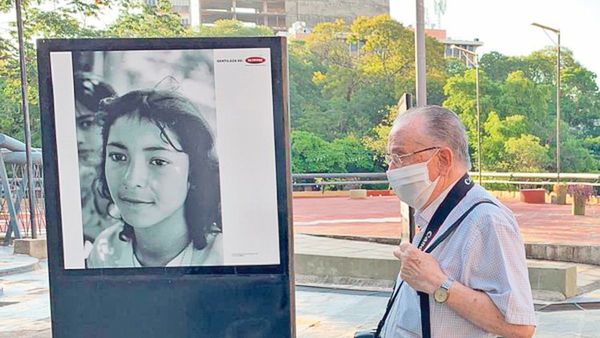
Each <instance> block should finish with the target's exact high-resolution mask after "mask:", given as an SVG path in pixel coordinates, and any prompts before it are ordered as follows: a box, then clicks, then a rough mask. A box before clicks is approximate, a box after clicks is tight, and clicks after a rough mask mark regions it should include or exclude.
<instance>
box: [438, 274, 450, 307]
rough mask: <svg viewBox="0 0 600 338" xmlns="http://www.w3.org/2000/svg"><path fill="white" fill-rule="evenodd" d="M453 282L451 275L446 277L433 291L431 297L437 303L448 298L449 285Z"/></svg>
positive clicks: (443, 301)
mask: <svg viewBox="0 0 600 338" xmlns="http://www.w3.org/2000/svg"><path fill="white" fill-rule="evenodd" d="M452 283H454V279H452V277H448V279H446V281H445V282H443V283H442V285H441V286H440V287H439V288H438V289H437V290H435V291H434V292H433V299H435V301H436V302H437V303H440V304H443V303H445V302H446V301H447V300H448V296H450V287H451V286H452Z"/></svg>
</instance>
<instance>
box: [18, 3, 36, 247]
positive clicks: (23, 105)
mask: <svg viewBox="0 0 600 338" xmlns="http://www.w3.org/2000/svg"><path fill="white" fill-rule="evenodd" d="M15 6H16V12H17V35H18V37H19V65H20V67H21V109H22V110H23V121H24V124H25V125H24V126H23V128H24V129H25V132H24V134H25V156H26V162H27V190H28V191H29V220H30V222H31V238H34V239H35V238H37V227H36V224H35V190H34V189H33V164H32V161H31V122H30V120H29V103H28V100H27V68H26V63H25V44H24V42H23V18H22V17H21V0H15Z"/></svg>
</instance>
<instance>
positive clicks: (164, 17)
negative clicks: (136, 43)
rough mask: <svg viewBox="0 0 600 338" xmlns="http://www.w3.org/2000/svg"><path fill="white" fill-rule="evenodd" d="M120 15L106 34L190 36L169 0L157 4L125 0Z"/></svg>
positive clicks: (144, 36) (140, 36)
mask: <svg viewBox="0 0 600 338" xmlns="http://www.w3.org/2000/svg"><path fill="white" fill-rule="evenodd" d="M120 7H121V8H120V11H119V12H120V15H119V17H118V18H117V20H116V21H115V22H114V23H112V24H111V25H109V26H108V29H107V32H106V35H107V36H109V37H120V38H149V37H174V36H190V35H191V34H192V32H191V30H189V29H188V28H186V27H184V26H183V24H182V23H181V17H180V16H179V15H178V14H176V13H173V11H172V8H171V2H170V1H169V0H158V1H157V2H156V5H155V6H151V5H148V4H146V3H143V2H137V1H123V2H122V3H121V5H120Z"/></svg>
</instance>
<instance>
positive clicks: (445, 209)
mask: <svg viewBox="0 0 600 338" xmlns="http://www.w3.org/2000/svg"><path fill="white" fill-rule="evenodd" d="M473 186H474V184H473V181H472V180H471V178H470V177H469V174H464V175H463V177H461V178H460V179H459V180H458V182H456V184H454V186H453V187H452V189H451V190H450V192H449V193H448V195H447V196H446V198H444V200H443V201H442V204H440V206H439V207H438V208H437V210H436V211H435V213H434V214H433V217H431V220H430V221H429V224H428V225H427V228H426V229H425V234H424V235H423V237H421V240H420V241H419V245H417V247H418V248H419V249H420V250H421V251H425V249H426V248H427V245H428V244H429V243H431V241H432V240H433V238H434V237H435V235H436V234H437V233H438V231H439V230H440V228H441V227H442V224H444V221H445V220H446V218H447V217H448V215H449V214H450V212H451V211H452V209H454V207H455V206H457V205H458V203H459V202H460V201H461V200H462V199H463V198H464V197H465V195H467V193H468V192H469V190H471V189H472V188H473Z"/></svg>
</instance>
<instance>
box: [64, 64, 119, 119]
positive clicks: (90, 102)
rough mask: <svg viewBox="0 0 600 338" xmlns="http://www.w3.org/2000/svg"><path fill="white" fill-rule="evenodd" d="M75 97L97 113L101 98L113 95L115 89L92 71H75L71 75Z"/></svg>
mask: <svg viewBox="0 0 600 338" xmlns="http://www.w3.org/2000/svg"><path fill="white" fill-rule="evenodd" d="M73 79H74V81H73V87H74V89H75V99H77V101H79V102H80V103H81V104H83V106H84V107H86V108H87V109H89V110H90V111H92V112H94V113H97V112H98V111H99V110H100V102H102V100H103V99H105V98H107V97H111V96H115V94H116V93H115V90H114V89H113V88H112V87H111V86H110V85H109V84H107V83H106V82H104V81H102V80H101V79H100V78H99V77H98V76H96V75H94V74H92V73H86V72H77V73H75V75H74V76H73Z"/></svg>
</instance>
